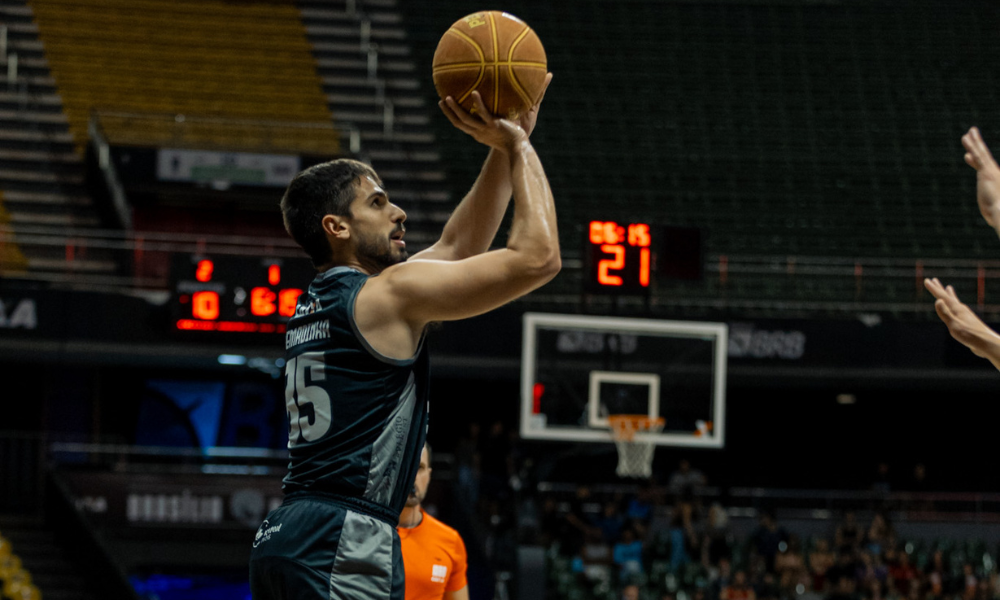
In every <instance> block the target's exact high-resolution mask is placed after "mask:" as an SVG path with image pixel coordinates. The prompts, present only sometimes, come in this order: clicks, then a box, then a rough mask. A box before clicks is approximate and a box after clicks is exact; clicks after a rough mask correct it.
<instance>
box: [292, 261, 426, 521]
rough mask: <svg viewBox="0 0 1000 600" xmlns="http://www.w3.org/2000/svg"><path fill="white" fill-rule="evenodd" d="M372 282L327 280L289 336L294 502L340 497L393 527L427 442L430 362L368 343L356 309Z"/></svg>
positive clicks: (350, 273) (302, 301)
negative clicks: (303, 496)
mask: <svg viewBox="0 0 1000 600" xmlns="http://www.w3.org/2000/svg"><path fill="white" fill-rule="evenodd" d="M368 278H369V276H368V275H365V274H364V273H361V272H360V271H357V270H355V269H350V268H347V267H336V268H334V269H330V270H329V271H326V272H324V273H321V274H320V275H318V276H317V277H316V279H314V280H313V282H312V283H311V284H310V286H309V290H308V291H307V292H306V293H304V294H302V295H301V296H300V297H299V303H298V307H297V309H296V313H295V316H294V317H293V318H292V319H291V320H290V321H289V323H288V330H287V332H286V334H285V349H286V354H285V360H286V361H287V362H286V365H285V404H286V407H287V411H288V451H289V456H290V461H289V464H288V475H287V476H286V477H285V480H284V486H283V487H284V490H285V492H286V493H292V492H320V493H324V494H329V495H332V496H335V497H339V498H341V499H343V500H345V501H347V502H349V503H351V504H354V505H355V506H359V507H360V508H362V509H367V510H368V511H370V512H374V513H375V514H377V515H378V516H381V517H383V518H385V519H388V520H390V521H392V522H393V524H394V520H395V519H396V518H398V515H399V513H400V512H401V511H402V509H403V506H404V505H405V503H406V497H407V495H408V494H409V491H410V489H411V488H412V486H413V480H414V477H415V476H416V472H417V467H418V466H419V463H420V450H421V449H422V448H423V445H424V440H425V439H426V433H427V383H428V373H427V353H426V351H425V349H424V346H423V343H421V346H420V349H419V350H418V351H417V354H416V356H414V357H413V358H411V359H408V360H396V359H392V358H388V357H385V356H383V355H381V354H379V353H378V352H377V351H375V350H374V349H373V348H372V347H371V346H369V345H368V343H367V342H366V341H365V339H364V337H362V335H361V333H360V332H359V331H358V328H357V325H356V323H355V320H354V303H355V300H356V298H357V295H358V292H359V291H360V290H361V287H362V286H363V285H364V284H365V282H366V281H367V280H368Z"/></svg>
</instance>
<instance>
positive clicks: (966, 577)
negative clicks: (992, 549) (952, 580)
mask: <svg viewBox="0 0 1000 600" xmlns="http://www.w3.org/2000/svg"><path fill="white" fill-rule="evenodd" d="M962 583H963V588H962V600H975V598H976V593H977V592H978V590H979V579H978V578H977V577H976V570H975V568H973V566H972V564H971V563H965V564H964V565H962Z"/></svg>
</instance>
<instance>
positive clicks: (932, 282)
mask: <svg viewBox="0 0 1000 600" xmlns="http://www.w3.org/2000/svg"><path fill="white" fill-rule="evenodd" d="M962 145H963V146H965V151H966V152H965V162H967V163H968V164H969V166H970V167H972V168H974V169H975V170H976V200H977V202H978V204H979V212H980V213H981V214H982V215H983V219H985V220H986V223H987V224H988V225H989V226H990V227H992V228H993V229H994V230H996V231H997V233H998V235H1000V166H997V162H996V160H994V158H993V155H992V154H990V149H989V147H987V146H986V142H984V141H983V136H982V134H980V132H979V129H978V128H977V127H973V128H971V129H969V132H968V133H966V134H965V135H964V136H962ZM924 287H926V288H927V290H928V291H930V293H931V294H933V295H934V297H935V298H936V300H935V302H934V310H936V311H937V314H938V316H939V317H940V318H941V320H942V321H944V324H945V325H947V326H948V331H949V332H950V333H951V336H952V337H953V338H955V339H956V340H958V341H959V342H960V343H962V344H963V345H965V346H966V347H967V348H969V349H970V350H972V352H973V354H975V355H976V356H980V357H982V358H985V359H987V360H989V361H990V362H991V363H993V366H995V367H996V368H998V369H1000V335H997V332H995V331H993V330H992V329H990V328H989V327H988V326H987V325H986V324H985V323H983V321H982V319H980V318H979V317H978V316H976V313H974V312H972V309H970V308H969V307H968V306H966V305H965V304H964V303H963V302H962V301H961V300H959V299H958V295H957V294H955V289H954V288H952V287H951V286H950V285H949V286H947V287H945V286H943V285H942V284H941V282H940V281H938V279H937V278H936V277H935V278H934V279H924Z"/></svg>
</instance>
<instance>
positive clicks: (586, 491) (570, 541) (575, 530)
mask: <svg viewBox="0 0 1000 600" xmlns="http://www.w3.org/2000/svg"><path fill="white" fill-rule="evenodd" d="M593 504H594V500H593V498H591V495H590V488H588V487H587V486H585V485H581V486H580V487H578V488H576V498H575V499H574V501H573V503H572V505H571V506H570V511H569V513H568V514H567V515H566V520H565V522H566V524H567V525H568V527H566V537H565V538H564V540H565V542H566V544H567V545H568V546H569V548H570V549H571V552H575V551H576V550H577V549H579V548H581V547H582V546H583V543H584V542H585V541H586V540H587V538H588V537H593V536H600V535H601V530H600V529H599V528H597V527H596V526H595V525H594V523H593V522H592V521H591V506H592V505H593Z"/></svg>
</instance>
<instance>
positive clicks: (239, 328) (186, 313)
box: [171, 255, 316, 333]
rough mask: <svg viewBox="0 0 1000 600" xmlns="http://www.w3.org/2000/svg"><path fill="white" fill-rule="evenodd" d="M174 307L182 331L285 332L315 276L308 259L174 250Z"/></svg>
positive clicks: (175, 317) (175, 323)
mask: <svg viewBox="0 0 1000 600" xmlns="http://www.w3.org/2000/svg"><path fill="white" fill-rule="evenodd" d="M171 267H172V268H171V280H172V281H171V282H172V288H173V296H172V300H171V302H172V311H173V316H174V328H175V329H176V330H178V331H220V332H229V333H284V331H285V326H286V323H287V322H288V319H290V318H291V317H292V316H294V315H295V306H296V304H297V302H298V299H299V295H300V294H301V293H302V292H303V290H304V289H306V287H307V286H308V285H309V282H310V281H312V279H313V277H315V276H316V271H315V269H313V267H312V265H311V264H310V263H309V261H308V260H305V259H286V258H262V257H259V256H258V257H250V256H214V257H213V256H196V255H175V256H174V260H173V264H172V265H171Z"/></svg>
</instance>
